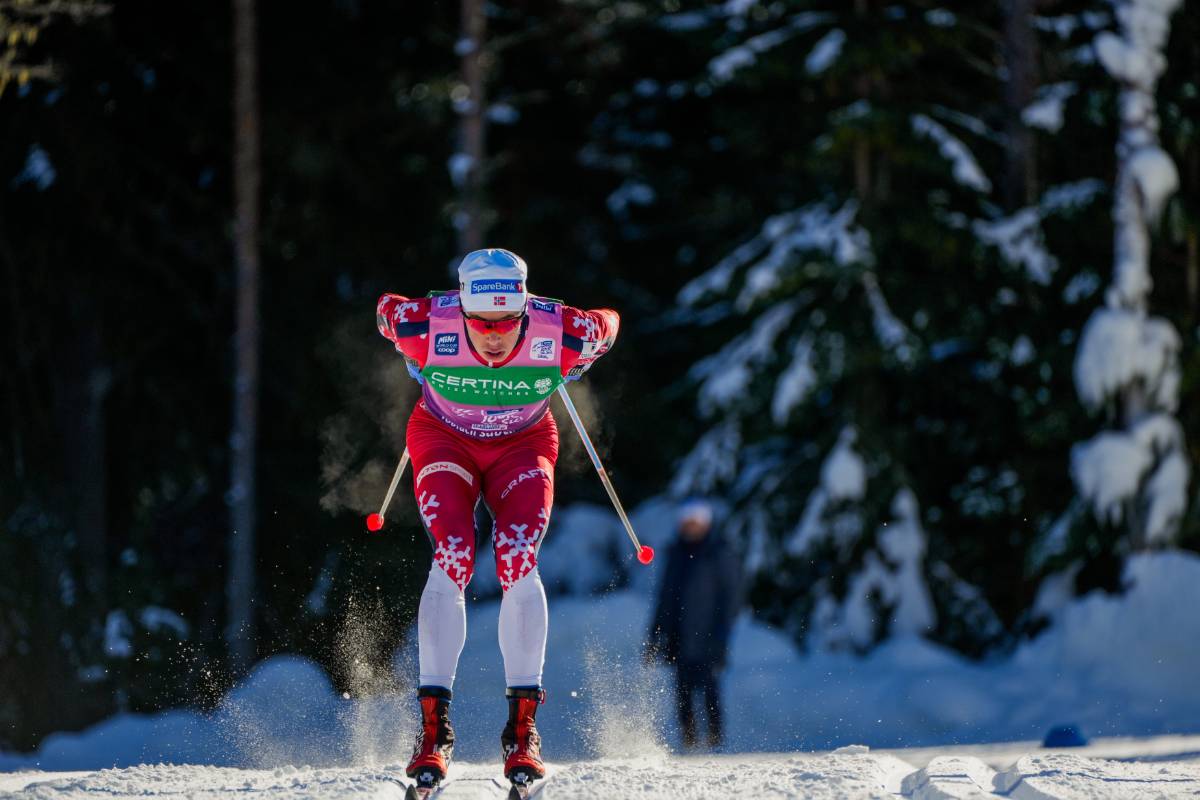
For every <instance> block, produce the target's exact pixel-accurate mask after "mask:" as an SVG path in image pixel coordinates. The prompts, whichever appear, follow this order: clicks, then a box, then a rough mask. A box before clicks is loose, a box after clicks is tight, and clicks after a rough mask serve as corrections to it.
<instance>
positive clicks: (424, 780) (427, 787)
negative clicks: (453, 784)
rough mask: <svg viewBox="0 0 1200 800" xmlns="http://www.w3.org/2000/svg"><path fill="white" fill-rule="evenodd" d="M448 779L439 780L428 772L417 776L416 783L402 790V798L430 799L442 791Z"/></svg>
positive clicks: (414, 799) (412, 799) (413, 799)
mask: <svg viewBox="0 0 1200 800" xmlns="http://www.w3.org/2000/svg"><path fill="white" fill-rule="evenodd" d="M448 783H449V781H444V780H441V779H439V778H437V777H435V776H434V775H433V774H431V773H429V772H424V773H422V774H420V775H418V776H417V781H416V783H413V784H410V785H409V787H408V788H407V789H406V790H405V791H404V800H431V799H432V798H434V797H437V796H438V795H439V794H441V793H442V789H444V788H446V784H448Z"/></svg>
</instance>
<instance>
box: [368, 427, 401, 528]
mask: <svg viewBox="0 0 1200 800" xmlns="http://www.w3.org/2000/svg"><path fill="white" fill-rule="evenodd" d="M407 466H408V448H407V447H406V448H404V454H403V455H402V456H400V463H399V464H397V465H396V471H395V473H393V474H392V483H391V485H390V486H388V490H387V496H386V497H384V498H383V505H381V506H380V507H379V513H378V514H368V515H367V530H369V531H377V530H379V529H380V528H382V527H383V515H384V513H385V512H386V511H387V507H388V506H389V505H391V504H392V495H394V494H395V493H396V487H397V486H399V485H400V476H401V475H403V474H404V468H405V467H407Z"/></svg>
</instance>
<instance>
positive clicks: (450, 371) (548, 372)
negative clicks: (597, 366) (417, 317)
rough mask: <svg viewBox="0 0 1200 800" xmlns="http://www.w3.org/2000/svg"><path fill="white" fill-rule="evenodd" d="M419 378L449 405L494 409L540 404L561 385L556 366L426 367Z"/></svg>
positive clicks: (561, 380) (559, 374) (560, 376)
mask: <svg viewBox="0 0 1200 800" xmlns="http://www.w3.org/2000/svg"><path fill="white" fill-rule="evenodd" d="M421 377H422V378H424V379H425V380H426V381H427V382H428V384H429V386H430V388H432V389H433V390H434V391H435V392H437V393H438V394H439V395H441V396H442V397H444V398H446V399H447V400H449V401H450V402H452V403H461V404H462V405H469V406H491V407H494V408H505V407H511V406H528V405H533V404H534V403H538V402H541V401H542V400H545V399H546V398H547V397H549V396H550V395H551V394H553V393H554V390H555V389H557V388H558V387H559V386H561V385H562V384H563V383H564V381H565V379H564V378H563V376H562V373H561V371H560V370H559V368H558V367H557V366H546V367H502V368H500V369H494V368H492V367H483V366H479V367H436V366H429V367H425V369H423V370H421Z"/></svg>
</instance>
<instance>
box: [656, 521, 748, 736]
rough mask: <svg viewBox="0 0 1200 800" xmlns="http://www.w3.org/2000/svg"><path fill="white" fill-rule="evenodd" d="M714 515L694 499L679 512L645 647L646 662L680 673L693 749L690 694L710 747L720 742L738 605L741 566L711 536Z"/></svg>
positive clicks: (678, 691) (684, 725)
mask: <svg viewBox="0 0 1200 800" xmlns="http://www.w3.org/2000/svg"><path fill="white" fill-rule="evenodd" d="M712 527H713V509H712V506H710V505H709V504H708V503H706V502H704V501H701V500H693V501H691V502H688V503H686V504H684V505H683V507H682V508H681V509H680V512H679V536H678V538H677V539H676V540H675V542H674V543H672V545H671V547H670V548H669V549H668V551H667V563H666V569H665V571H664V573H663V577H662V583H661V585H660V586H659V592H658V605H657V607H656V608H655V611H654V618H653V621H652V622H651V624H650V633H649V639H648V641H647V646H646V657H647V660H648V661H654V660H658V661H663V662H665V663H667V664H671V665H673V666H674V667H675V678H676V683H675V697H676V703H677V708H678V712H679V724H680V727H681V729H682V732H683V743H684V745H685V746H686V747H693V746H695V745H696V743H697V741H698V739H697V734H696V716H695V712H694V709H693V695H695V694H697V693H699V694H700V695H701V696H702V697H703V700H704V708H705V710H706V712H707V713H706V716H707V718H708V744H709V746H710V747H714V748H715V747H719V746H720V744H721V739H722V728H721V698H720V689H719V687H718V678H719V677H720V673H721V670H723V669H724V668H725V657H726V653H727V652H728V647H729V633H730V630H731V629H732V627H733V621H734V618H735V617H736V616H737V612H738V609H739V607H740V605H741V564H740V563H739V561H738V559H737V557H736V556H735V555H734V554H732V553H730V551H729V549H728V548H727V547H726V546H725V544H724V543H723V542H722V541H721V540H720V537H718V536H716V535H715V534H713V533H712Z"/></svg>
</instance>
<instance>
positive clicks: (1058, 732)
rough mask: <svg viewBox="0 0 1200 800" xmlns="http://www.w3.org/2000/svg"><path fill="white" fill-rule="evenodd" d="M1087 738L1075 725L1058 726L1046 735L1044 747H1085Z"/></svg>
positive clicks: (1043, 742)
mask: <svg viewBox="0 0 1200 800" xmlns="http://www.w3.org/2000/svg"><path fill="white" fill-rule="evenodd" d="M1087 743H1088V740H1087V737H1086V736H1084V735H1083V733H1081V732H1080V730H1079V728H1077V727H1076V726H1074V725H1056V726H1055V727H1053V728H1051V729H1050V732H1049V733H1047V734H1046V738H1045V739H1044V740H1043V741H1042V747H1083V746H1085V745H1086V744H1087Z"/></svg>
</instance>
